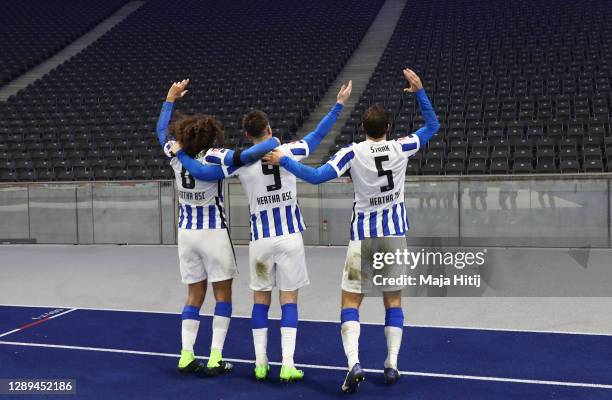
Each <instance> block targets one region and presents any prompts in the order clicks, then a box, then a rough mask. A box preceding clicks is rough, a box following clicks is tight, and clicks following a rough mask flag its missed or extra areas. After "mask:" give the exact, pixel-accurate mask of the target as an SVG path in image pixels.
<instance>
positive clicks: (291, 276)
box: [249, 232, 310, 292]
mask: <svg viewBox="0 0 612 400" xmlns="http://www.w3.org/2000/svg"><path fill="white" fill-rule="evenodd" d="M249 266H250V271H251V284H250V287H251V289H253V290H257V291H270V290H272V288H274V287H275V286H278V288H279V289H280V290H283V291H287V292H289V291H292V290H297V289H299V288H301V287H304V286H306V285H308V284H309V283H310V281H309V280H308V270H307V268H306V255H305V253H304V241H303V240H302V234H301V233H300V232H298V233H292V234H289V235H283V236H277V237H269V238H262V239H258V240H255V241H253V242H251V243H249Z"/></svg>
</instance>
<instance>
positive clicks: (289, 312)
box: [280, 303, 298, 368]
mask: <svg viewBox="0 0 612 400" xmlns="http://www.w3.org/2000/svg"><path fill="white" fill-rule="evenodd" d="M280 326H281V348H282V351H283V367H287V368H294V367H295V364H294V362H293V354H294V353H295V341H296V337H297V326H298V308H297V304H295V303H287V304H283V305H282V306H281V320H280Z"/></svg>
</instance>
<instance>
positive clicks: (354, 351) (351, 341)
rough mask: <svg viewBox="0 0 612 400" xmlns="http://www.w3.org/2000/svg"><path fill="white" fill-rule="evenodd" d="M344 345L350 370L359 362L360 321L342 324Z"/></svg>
mask: <svg viewBox="0 0 612 400" xmlns="http://www.w3.org/2000/svg"><path fill="white" fill-rule="evenodd" d="M341 332H342V345H343V346H344V353H345V354H346V358H347V359H348V368H349V370H350V369H351V368H353V365H355V364H357V363H358V362H359V334H360V333H361V325H360V324H359V321H346V322H344V323H343V324H342V328H341Z"/></svg>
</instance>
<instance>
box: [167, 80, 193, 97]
mask: <svg viewBox="0 0 612 400" xmlns="http://www.w3.org/2000/svg"><path fill="white" fill-rule="evenodd" d="M187 85H189V79H183V80H182V81H180V82H174V83H173V84H172V86H171V87H170V90H168V95H167V96H166V101H168V102H170V103H173V102H174V101H175V100H176V99H180V98H181V97H183V96H185V95H186V94H187Z"/></svg>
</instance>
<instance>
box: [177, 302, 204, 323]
mask: <svg viewBox="0 0 612 400" xmlns="http://www.w3.org/2000/svg"><path fill="white" fill-rule="evenodd" d="M181 319H194V320H196V321H199V320H200V309H199V308H198V307H196V306H190V305H189V304H187V305H186V306H185V307H183V313H182V314H181Z"/></svg>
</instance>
